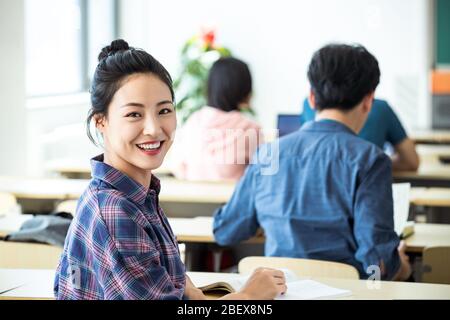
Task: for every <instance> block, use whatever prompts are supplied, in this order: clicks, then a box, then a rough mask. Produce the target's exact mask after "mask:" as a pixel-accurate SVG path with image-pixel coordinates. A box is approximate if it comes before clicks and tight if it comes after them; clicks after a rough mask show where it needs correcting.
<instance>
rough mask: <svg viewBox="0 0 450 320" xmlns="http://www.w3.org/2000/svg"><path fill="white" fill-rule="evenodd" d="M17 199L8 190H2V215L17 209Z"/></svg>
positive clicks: (0, 199)
mask: <svg viewBox="0 0 450 320" xmlns="http://www.w3.org/2000/svg"><path fill="white" fill-rule="evenodd" d="M16 206H17V200H16V197H14V195H12V194H11V193H7V192H0V216H2V215H4V214H7V213H10V212H12V211H13V210H15V209H16Z"/></svg>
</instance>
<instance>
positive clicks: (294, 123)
mask: <svg viewBox="0 0 450 320" xmlns="http://www.w3.org/2000/svg"><path fill="white" fill-rule="evenodd" d="M301 125H302V124H301V121H300V115H299V114H279V115H278V116H277V129H278V135H279V136H280V137H282V136H285V135H287V134H289V133H292V132H294V131H297V130H298V129H300V127H301Z"/></svg>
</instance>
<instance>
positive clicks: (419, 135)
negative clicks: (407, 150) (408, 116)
mask: <svg viewBox="0 0 450 320" xmlns="http://www.w3.org/2000/svg"><path fill="white" fill-rule="evenodd" d="M410 138H411V139H412V140H413V141H414V142H415V143H417V144H450V130H414V131H413V132H411V135H410Z"/></svg>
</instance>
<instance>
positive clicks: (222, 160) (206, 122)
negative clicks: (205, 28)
mask: <svg viewBox="0 0 450 320" xmlns="http://www.w3.org/2000/svg"><path fill="white" fill-rule="evenodd" d="M251 93H252V77H251V74H250V70H249V68H248V66H247V64H246V63H244V62H243V61H241V60H239V59H236V58H232V57H226V58H221V59H219V60H217V61H216V62H215V63H214V64H213V66H212V68H211V70H210V72H209V76H208V83H207V105H206V106H204V107H202V108H201V109H200V110H199V111H197V112H195V113H194V114H193V115H191V116H190V117H189V119H188V121H187V122H186V123H185V124H184V126H183V127H182V128H181V129H180V130H179V131H178V132H177V140H178V142H177V145H176V147H175V154H176V155H175V156H174V157H172V170H173V172H174V174H175V176H176V177H177V178H180V179H187V180H204V181H208V180H209V181H214V180H238V179H239V178H240V177H241V176H242V174H243V173H244V170H245V168H246V166H247V165H248V163H249V162H250V158H251V156H252V154H253V153H254V152H255V150H256V148H257V147H258V145H259V144H260V143H261V142H262V130H261V127H260V126H259V124H257V123H256V122H255V121H253V120H251V119H250V118H249V117H248V116H247V115H246V113H249V112H245V111H250V110H251V109H250V98H251Z"/></svg>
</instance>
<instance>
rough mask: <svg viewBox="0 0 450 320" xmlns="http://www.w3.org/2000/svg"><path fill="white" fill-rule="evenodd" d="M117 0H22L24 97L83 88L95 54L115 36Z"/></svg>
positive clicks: (94, 60)
mask: <svg viewBox="0 0 450 320" xmlns="http://www.w3.org/2000/svg"><path fill="white" fill-rule="evenodd" d="M116 13H117V0H96V1H88V0H25V21H26V26H25V48H26V54H25V56H26V87H27V95H28V96H29V97H37V96H50V95H61V94H69V93H77V92H83V91H87V90H88V87H89V79H90V77H91V76H92V73H93V71H94V68H95V65H96V58H97V54H98V52H99V51H100V49H101V48H102V47H103V46H104V45H106V44H108V43H109V42H110V41H111V40H112V39H113V38H115V37H116V35H117V28H116V26H117V19H116Z"/></svg>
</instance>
